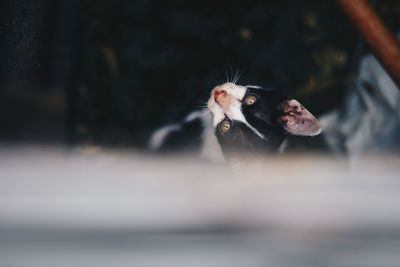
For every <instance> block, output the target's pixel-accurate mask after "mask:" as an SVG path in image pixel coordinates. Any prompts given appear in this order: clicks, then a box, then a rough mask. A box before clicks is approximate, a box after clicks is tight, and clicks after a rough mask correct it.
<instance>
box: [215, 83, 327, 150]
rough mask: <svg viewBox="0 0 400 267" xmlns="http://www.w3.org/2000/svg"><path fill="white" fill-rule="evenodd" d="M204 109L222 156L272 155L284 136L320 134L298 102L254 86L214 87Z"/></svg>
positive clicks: (316, 121)
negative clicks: (261, 153) (266, 153)
mask: <svg viewBox="0 0 400 267" xmlns="http://www.w3.org/2000/svg"><path fill="white" fill-rule="evenodd" d="M208 109H209V110H210V111H211V112H212V113H213V126H214V128H215V135H216V137H217V139H218V142H219V144H220V145H221V148H222V150H223V152H224V154H229V153H230V152H257V151H258V152H264V151H276V150H278V149H279V146H280V145H281V144H282V142H283V140H284V139H285V136H287V135H297V136H314V135H317V134H319V133H320V132H321V126H320V124H319V122H318V120H317V119H316V118H315V117H314V116H313V115H312V114H311V113H310V112H309V111H308V110H307V109H305V108H304V107H303V106H302V105H301V104H300V103H299V102H298V101H296V100H289V99H287V98H286V97H284V96H282V95H281V94H279V93H278V92H274V91H271V90H266V89H263V88H261V87H258V86H241V85H236V84H234V83H225V84H222V85H220V86H217V87H215V88H214V89H213V90H212V92H211V96H210V99H209V100H208Z"/></svg>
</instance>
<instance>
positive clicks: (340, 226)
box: [0, 146, 400, 267]
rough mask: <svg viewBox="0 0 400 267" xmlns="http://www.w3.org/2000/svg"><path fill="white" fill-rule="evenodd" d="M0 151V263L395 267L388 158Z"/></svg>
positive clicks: (399, 182)
mask: <svg viewBox="0 0 400 267" xmlns="http://www.w3.org/2000/svg"><path fill="white" fill-rule="evenodd" d="M245 165H246V166H245V167H244V166H242V167H238V166H236V167H235V168H232V167H230V166H229V165H216V164H211V163H207V162H201V161H199V160H197V159H195V158H190V157H185V158H183V157H181V158H154V157H149V156H143V155H142V156H141V155H138V154H135V153H133V152H132V151H125V152H121V151H114V152H102V151H98V150H96V149H84V150H77V151H64V150H61V149H54V148H43V147H32V148H13V147H8V148H7V147H4V146H3V147H2V148H1V149H0V266H19V267H23V266H30V267H31V266H41V267H42V266H49V267H50V266H96V267H98V266H141V267H146V266H178V267H179V266H182V267H183V266H185V267H191V266H199V267H200V266H201V267H203V266H229V267H233V266H257V267H258V266H260V267H261V266H274V267H279V266H304V267H312V266H325V267H329V266H332V267H337V266H371V267H372V266H380V267H385V266H399V264H400V208H399V203H400V178H399V173H400V158H399V157H398V156H397V157H393V156H375V157H368V158H363V159H356V160H354V159H351V160H344V159H333V158H328V157H324V156H320V155H289V156H282V157H275V158H266V159H257V163H254V161H253V163H248V164H245Z"/></svg>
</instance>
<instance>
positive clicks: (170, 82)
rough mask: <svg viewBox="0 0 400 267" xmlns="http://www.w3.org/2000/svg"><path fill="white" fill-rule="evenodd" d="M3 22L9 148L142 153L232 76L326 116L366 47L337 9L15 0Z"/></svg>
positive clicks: (1, 57)
mask: <svg viewBox="0 0 400 267" xmlns="http://www.w3.org/2000/svg"><path fill="white" fill-rule="evenodd" d="M375 8H376V10H377V11H378V13H379V15H380V16H381V17H382V18H383V20H384V21H385V23H386V24H387V25H388V26H389V27H390V28H391V29H392V30H396V29H399V20H398V19H397V18H398V17H399V16H400V3H399V2H398V1H394V0H390V1H389V0H387V1H377V2H376V6H375ZM0 22H1V23H0V25H1V26H0V38H1V40H0V41H1V43H0V45H1V46H0V47H1V48H0V49H1V50H0V85H1V87H0V119H1V124H0V125H1V126H0V127H1V128H0V141H2V142H9V141H11V142H19V141H24V142H26V141H28V142H45V143H49V142H50V143H63V144H96V145H104V146H117V147H120V146H134V147H143V145H144V144H145V141H146V140H147V138H148V136H149V134H150V133H151V131H153V130H154V129H155V128H157V127H159V126H161V125H162V124H165V123H169V122H174V121H177V120H180V119H182V118H184V116H185V115H186V114H187V113H188V112H189V111H191V110H193V109H196V108H201V107H203V106H204V103H205V101H206V100H207V98H208V93H209V92H210V90H211V89H212V88H213V87H214V86H216V85H218V84H220V83H223V82H225V81H226V79H227V76H230V77H232V76H234V75H235V74H236V73H240V74H241V78H240V80H239V84H256V85H261V86H268V87H270V88H272V89H274V90H279V91H282V92H284V93H286V94H288V95H290V96H292V97H295V98H297V99H299V100H300V101H301V103H303V104H304V105H305V106H307V107H308V109H310V110H311V111H313V113H314V114H316V115H321V114H323V113H326V112H328V111H330V110H331V109H333V108H334V107H337V106H338V105H340V103H341V102H342V98H343V95H344V92H345V90H346V88H347V87H348V86H349V85H350V84H351V83H352V82H353V80H354V76H355V73H356V71H357V68H358V63H359V62H358V61H359V58H360V57H361V55H363V54H364V53H365V52H366V51H367V50H366V49H365V48H363V47H361V48H360V45H359V44H360V39H359V37H358V35H357V33H356V32H355V30H354V29H353V27H352V26H351V25H350V24H349V22H348V21H347V19H346V18H345V16H344V14H342V12H341V10H340V9H339V8H338V7H337V6H336V5H335V3H334V1H317V0H307V1H295V0H284V1H276V0H275V1H274V0H270V1H233V2H232V1H218V2H214V1H161V0H155V1H128V0H115V1H89V0H86V1H78V0H73V1H67V0H57V1H46V0H8V1H2V2H1V3H0Z"/></svg>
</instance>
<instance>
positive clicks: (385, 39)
mask: <svg viewBox="0 0 400 267" xmlns="http://www.w3.org/2000/svg"><path fill="white" fill-rule="evenodd" d="M336 2H337V3H338V5H339V6H340V7H341V8H342V9H343V11H344V12H345V13H346V15H347V16H348V18H349V19H350V21H351V22H352V23H353V24H354V25H355V26H356V28H357V30H358V31H359V33H360V34H361V36H362V37H363V38H364V40H365V42H366V43H367V44H368V46H369V47H370V49H371V51H372V53H373V54H374V55H375V57H376V58H377V59H378V60H379V61H380V63H381V64H382V66H383V67H384V68H385V70H386V71H387V73H388V74H389V75H390V76H391V77H392V79H393V81H394V82H395V83H396V84H397V87H398V88H400V44H399V42H398V41H397V39H396V38H395V36H394V35H393V34H392V33H391V32H390V31H389V30H388V29H387V28H386V26H385V25H384V24H383V22H382V21H381V19H380V18H379V17H378V15H377V14H376V13H375V11H374V10H373V8H372V7H371V5H370V4H369V3H368V1H367V0H336Z"/></svg>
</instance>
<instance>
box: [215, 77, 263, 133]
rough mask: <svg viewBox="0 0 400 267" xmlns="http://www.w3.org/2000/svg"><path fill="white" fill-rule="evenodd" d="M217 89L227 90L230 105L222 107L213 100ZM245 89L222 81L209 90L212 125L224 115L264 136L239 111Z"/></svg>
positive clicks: (216, 123) (223, 117) (217, 122)
mask: <svg viewBox="0 0 400 267" xmlns="http://www.w3.org/2000/svg"><path fill="white" fill-rule="evenodd" d="M219 90H224V91H226V92H227V95H228V96H227V97H229V98H230V101H229V102H230V105H229V106H228V107H223V106H221V105H219V104H218V103H217V102H215V100H214V95H215V92H216V91H219ZM246 91H247V88H246V87H245V86H241V85H236V84H233V83H224V84H222V85H219V86H216V87H215V88H214V89H213V90H212V91H211V96H210V98H209V100H208V109H209V110H210V111H211V112H212V113H213V114H214V119H213V125H214V127H216V126H217V125H218V124H219V123H220V122H221V121H222V120H223V119H225V116H227V117H228V118H229V119H230V120H236V121H240V122H243V123H244V124H246V126H247V127H249V128H250V129H251V130H252V131H253V132H254V133H255V134H257V135H258V136H259V137H261V138H265V137H264V136H263V135H262V134H261V133H260V132H259V131H258V130H257V129H255V128H254V127H253V126H251V125H250V124H249V123H248V122H247V120H246V118H245V117H244V115H243V113H242V111H241V107H242V100H243V97H244V95H245V94H246Z"/></svg>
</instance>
